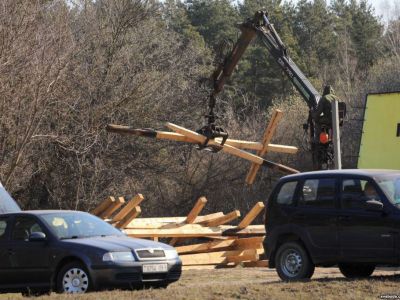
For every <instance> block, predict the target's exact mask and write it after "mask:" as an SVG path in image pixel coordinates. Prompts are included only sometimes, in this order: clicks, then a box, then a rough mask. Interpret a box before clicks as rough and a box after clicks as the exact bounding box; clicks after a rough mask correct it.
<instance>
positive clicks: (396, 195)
mask: <svg viewBox="0 0 400 300" xmlns="http://www.w3.org/2000/svg"><path fill="white" fill-rule="evenodd" d="M376 182H377V183H378V184H379V186H380V187H381V189H382V190H383V191H384V192H385V194H386V196H387V197H388V198H389V200H390V201H391V202H392V203H394V204H400V174H394V175H385V176H380V177H377V178H376Z"/></svg>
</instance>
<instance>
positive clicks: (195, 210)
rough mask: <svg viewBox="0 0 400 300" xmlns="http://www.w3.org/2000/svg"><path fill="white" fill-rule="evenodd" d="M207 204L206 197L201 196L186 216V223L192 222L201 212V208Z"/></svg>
mask: <svg viewBox="0 0 400 300" xmlns="http://www.w3.org/2000/svg"><path fill="white" fill-rule="evenodd" d="M206 204H207V199H206V197H200V198H199V199H198V200H197V202H196V204H195V205H194V206H193V208H192V210H191V211H190V212H189V214H188V216H187V218H186V221H185V222H186V223H187V224H192V223H194V221H195V220H196V218H197V217H198V215H199V214H200V212H201V210H202V209H203V208H204V206H205V205H206Z"/></svg>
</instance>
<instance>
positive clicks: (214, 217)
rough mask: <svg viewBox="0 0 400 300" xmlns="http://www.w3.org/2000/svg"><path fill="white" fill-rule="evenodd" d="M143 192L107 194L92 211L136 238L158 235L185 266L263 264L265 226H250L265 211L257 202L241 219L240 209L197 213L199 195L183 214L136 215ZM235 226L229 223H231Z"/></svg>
mask: <svg viewBox="0 0 400 300" xmlns="http://www.w3.org/2000/svg"><path fill="white" fill-rule="evenodd" d="M143 200H144V197H143V195H141V194H138V195H136V196H135V197H133V198H132V199H131V200H130V201H125V199H124V198H123V197H118V198H116V197H109V198H108V199H106V200H104V201H103V202H102V203H100V204H99V205H98V206H97V207H96V208H95V209H94V210H93V211H92V212H91V213H92V214H94V215H97V216H98V217H100V218H102V219H104V220H106V221H107V222H109V223H111V224H112V225H114V226H115V227H117V228H120V229H123V230H124V232H125V233H126V234H127V235H129V236H131V237H136V238H148V239H153V240H155V241H158V240H159V239H160V238H161V239H163V241H164V240H167V242H168V243H169V244H170V245H172V246H174V247H175V248H176V250H177V252H178V253H179V255H180V257H181V259H182V263H183V266H184V269H194V268H195V269H209V268H220V267H235V266H237V265H241V266H244V267H264V266H266V265H267V264H268V262H267V261H265V260H262V256H263V254H264V250H263V246H262V242H263V239H264V236H265V228H264V225H252V222H253V221H254V220H255V219H256V217H257V216H258V215H259V214H260V213H261V212H262V211H263V210H264V204H263V203H262V202H258V203H256V204H255V205H254V207H253V208H252V209H251V210H250V211H249V212H248V213H247V214H246V215H245V216H244V218H242V219H241V220H240V221H238V219H239V218H240V216H241V213H240V211H238V210H234V211H232V212H230V213H227V214H224V213H223V212H217V213H212V214H207V215H200V213H201V211H202V209H203V208H204V206H205V205H206V203H207V199H206V198H205V197H200V198H199V199H198V200H197V202H196V203H195V205H194V206H193V208H192V209H191V211H190V212H189V214H188V215H187V216H186V217H160V218H138V215H139V214H140V212H141V209H140V203H141V202H142V201H143ZM234 221H235V222H236V223H238V225H229V223H232V222H234Z"/></svg>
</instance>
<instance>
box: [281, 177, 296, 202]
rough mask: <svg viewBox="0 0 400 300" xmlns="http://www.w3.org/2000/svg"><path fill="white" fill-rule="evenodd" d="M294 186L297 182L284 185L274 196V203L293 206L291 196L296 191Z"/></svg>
mask: <svg viewBox="0 0 400 300" xmlns="http://www.w3.org/2000/svg"><path fill="white" fill-rule="evenodd" d="M296 186H297V181H291V182H286V183H284V184H283V185H282V186H281V189H280V190H279V193H278V194H277V196H276V203H278V204H284V205H291V204H293V196H294V192H295V191H296Z"/></svg>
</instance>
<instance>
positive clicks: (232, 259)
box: [226, 250, 260, 264]
mask: <svg viewBox="0 0 400 300" xmlns="http://www.w3.org/2000/svg"><path fill="white" fill-rule="evenodd" d="M259 259H260V258H259V255H258V254H257V251H253V250H248V253H246V254H242V255H233V256H228V257H227V258H226V261H227V262H228V263H235V264H238V263H240V262H244V261H257V260H259Z"/></svg>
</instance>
